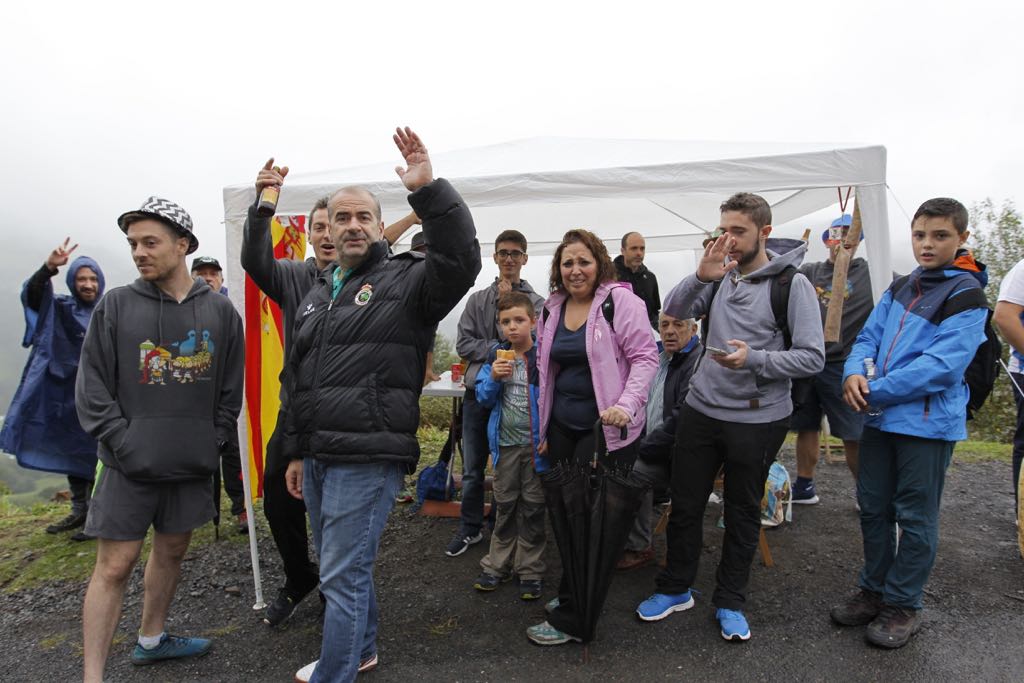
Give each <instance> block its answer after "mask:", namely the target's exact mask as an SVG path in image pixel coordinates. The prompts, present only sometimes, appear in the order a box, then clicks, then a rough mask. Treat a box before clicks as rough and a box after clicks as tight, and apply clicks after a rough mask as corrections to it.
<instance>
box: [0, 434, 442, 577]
mask: <svg viewBox="0 0 1024 683" xmlns="http://www.w3.org/2000/svg"><path fill="white" fill-rule="evenodd" d="M419 437H420V444H421V446H422V449H423V457H422V458H421V460H420V465H421V467H422V466H425V465H429V464H432V463H434V462H436V461H437V454H438V453H439V452H440V451H441V447H442V446H443V445H444V442H445V438H446V437H447V432H446V431H443V430H440V429H435V428H432V427H424V428H422V429H421V430H420V433H419ZM411 481H412V478H410V482H411ZM66 483H67V482H66V480H65V485H66ZM65 487H66V486H65ZM25 495H28V494H20V495H19V496H18V498H20V497H22V496H25ZM14 498H15V496H3V497H0V589H2V590H5V591H17V590H18V589H20V588H25V587H28V586H33V585H36V584H39V583H43V582H47V581H56V580H68V581H84V580H85V579H87V578H88V577H89V575H90V574H91V573H92V568H93V564H94V562H95V560H96V542H95V541H87V542H84V543H72V542H71V541H68V540H67V538H68V536H69V535H70V534H58V535H53V534H48V533H46V532H45V527H46V526H47V525H48V524H52V523H53V522H56V521H57V520H59V519H61V518H63V517H64V516H65V515H66V514H67V513H68V509H69V508H68V504H67V503H50V502H34V503H31V504H25V503H18V504H16V503H15V502H14ZM221 505H222V509H221V519H222V522H221V527H222V528H221V543H223V542H225V540H227V542H231V543H239V544H244V543H247V542H248V541H247V538H246V537H245V536H242V535H239V534H236V533H235V532H234V529H233V528H232V523H231V514H230V500H229V499H228V497H227V496H226V495H225V496H223V497H222V499H221ZM255 505H256V520H257V521H258V522H259V523H261V524H265V520H264V519H263V513H262V502H261V501H256V502H255ZM213 540H214V532H213V525H212V524H207V525H206V526H204V527H202V528H201V529H199V530H198V531H196V533H195V534H194V536H193V540H192V547H199V546H202V545H206V544H208V543H211V542H213ZM142 552H143V561H145V558H146V556H147V555H148V554H149V540H148V539H147V541H146V544H145V546H144V547H143V551H142Z"/></svg>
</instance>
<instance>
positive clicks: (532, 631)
mask: <svg viewBox="0 0 1024 683" xmlns="http://www.w3.org/2000/svg"><path fill="white" fill-rule="evenodd" d="M526 637H527V638H529V639H530V642H532V643H536V644H537V645H564V644H565V643H568V642H574V643H581V642H583V641H582V640H581V639H580V638H577V637H576V636H570V635H569V634H568V633H564V632H562V631H559V630H558V629H557V628H555V627H554V626H552V625H551V624H549V623H548V622H546V621H543V622H541V623H539V624H536V625H534V626H531V627H530V628H528V629H526Z"/></svg>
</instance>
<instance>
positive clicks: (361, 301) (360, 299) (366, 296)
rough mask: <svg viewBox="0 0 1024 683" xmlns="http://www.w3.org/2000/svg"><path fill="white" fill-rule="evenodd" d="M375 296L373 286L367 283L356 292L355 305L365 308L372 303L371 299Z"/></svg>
mask: <svg viewBox="0 0 1024 683" xmlns="http://www.w3.org/2000/svg"><path fill="white" fill-rule="evenodd" d="M372 296H373V285H371V284H370V283H366V284H365V285H363V286H362V287H360V288H359V291H358V292H356V298H355V304H356V306H365V305H366V304H368V303H370V298H371V297H372Z"/></svg>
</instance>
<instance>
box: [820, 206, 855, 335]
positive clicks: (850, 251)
mask: <svg viewBox="0 0 1024 683" xmlns="http://www.w3.org/2000/svg"><path fill="white" fill-rule="evenodd" d="M853 201H854V204H853V221H852V222H851V225H850V230H849V232H847V233H846V239H845V240H844V241H843V244H842V246H841V247H840V248H839V251H838V253H837V254H836V258H835V269H834V270H833V271H832V298H830V299H829V302H828V313H827V315H826V316H825V341H826V342H837V341H839V329H840V327H841V326H842V324H843V304H845V303H846V274H847V273H848V272H849V270H850V261H852V260H853V255H854V253H855V252H856V251H857V246H858V245H859V244H860V232H861V223H860V202H858V201H857V197H856V195H854V200H853Z"/></svg>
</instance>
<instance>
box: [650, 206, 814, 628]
mask: <svg viewBox="0 0 1024 683" xmlns="http://www.w3.org/2000/svg"><path fill="white" fill-rule="evenodd" d="M721 211H722V218H721V226H720V230H721V231H722V236H721V237H719V238H718V239H716V240H715V241H714V242H713V243H710V244H708V246H707V247H706V248H705V250H704V256H703V258H702V259H701V261H700V263H699V264H698V266H697V272H696V273H695V274H693V275H690V276H689V277H687V278H685V279H684V280H683V281H682V282H680V283H679V284H678V285H676V287H675V288H674V289H673V290H672V291H671V292H670V293H669V295H668V297H667V298H666V299H665V307H664V311H665V312H666V313H667V314H669V315H672V316H675V317H677V318H699V317H701V316H703V315H704V314H705V313H709V314H710V315H709V319H710V329H708V330H707V332H706V339H707V351H706V353H705V355H704V358H703V360H702V362H701V364H700V365H699V366H698V367H697V370H696V372H695V373H694V376H693V378H692V379H691V381H690V391H689V393H688V394H687V396H686V403H685V405H684V406H683V408H682V410H681V411H680V415H679V424H680V425H681V427H680V433H679V438H677V440H676V449H675V452H674V454H673V460H672V515H671V517H670V518H669V525H668V533H667V539H668V561H667V565H666V567H665V569H664V570H663V571H662V572H661V574H659V575H658V578H657V591H656V592H655V593H654V595H652V596H651V597H649V598H648V599H647V600H644V601H643V602H642V603H641V604H640V606H639V607H638V608H637V614H638V615H639V616H640V618H641V619H643V620H644V621H658V620H660V619H664V618H665V617H667V616H668V615H669V614H671V613H673V612H678V611H682V610H685V609H689V608H690V607H692V606H693V597H692V596H691V592H690V588H691V586H692V584H693V581H694V579H695V578H696V576H697V565H698V562H699V560H700V555H701V552H702V550H701V549H702V544H703V529H702V523H703V518H704V508H705V507H706V506H707V501H708V495H709V494H710V493H711V489H712V486H713V485H714V481H715V477H716V476H717V475H718V472H719V470H720V469H721V470H723V471H724V474H725V501H726V503H725V539H724V541H723V542H722V558H721V560H720V562H719V564H718V572H717V574H716V582H717V585H716V587H715V592H714V595H713V596H712V598H711V602H712V604H713V605H714V606H715V607H716V608H717V610H716V613H715V616H716V618H717V619H718V622H719V625H720V627H721V634H722V637H723V638H725V639H726V640H747V639H749V638H750V628H749V626H748V624H747V620H746V617H745V615H744V614H743V608H744V606H745V604H746V592H747V582H748V580H749V576H750V564H751V562H752V561H753V559H754V553H755V551H756V549H757V540H758V534H759V532H760V526H761V498H762V496H763V495H764V484H765V480H766V479H767V477H768V468H769V467H770V466H771V464H772V462H773V461H774V460H775V455H776V453H777V452H778V450H779V447H780V446H781V445H782V442H783V440H784V439H785V437H786V430H787V428H788V425H789V415H790V413H791V412H792V409H793V404H792V400H791V399H790V380H792V379H793V378H795V377H807V376H810V375H813V374H815V373H816V372H818V371H820V370H821V369H822V367H824V364H825V351H824V346H825V342H824V336H823V334H822V329H821V317H820V315H819V313H818V303H817V298H816V297H815V294H814V288H813V287H812V286H811V283H810V282H808V280H807V278H806V277H804V276H803V275H800V274H799V273H797V272H795V269H796V267H797V266H799V265H800V260H801V259H802V258H803V255H804V252H805V251H806V245H803V246H801V247H798V248H796V249H794V250H792V251H789V252H787V253H786V254H785V255H781V256H777V255H775V254H774V253H772V252H769V251H767V250H766V249H765V240H766V239H767V238H768V235H770V234H771V231H772V226H771V222H772V213H771V208H770V207H769V206H768V203H767V202H766V201H765V200H764V199H763V198H762V197H759V196H758V195H755V194H748V193H739V194H736V195H733V196H732V197H730V198H729V199H727V200H726V201H725V202H723V203H722V206H721ZM783 277H784V278H789V281H790V285H789V298H788V301H787V305H786V316H785V319H786V322H787V325H786V327H787V328H788V330H782V329H780V328H779V325H778V324H776V314H775V313H774V312H773V310H772V305H771V291H772V287H773V286H778V285H777V284H776V285H773V280H775V279H776V278H783ZM719 281H720V282H719ZM780 321H781V318H780ZM787 331H788V335H787V334H786V332H787ZM787 336H788V337H789V339H787Z"/></svg>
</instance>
